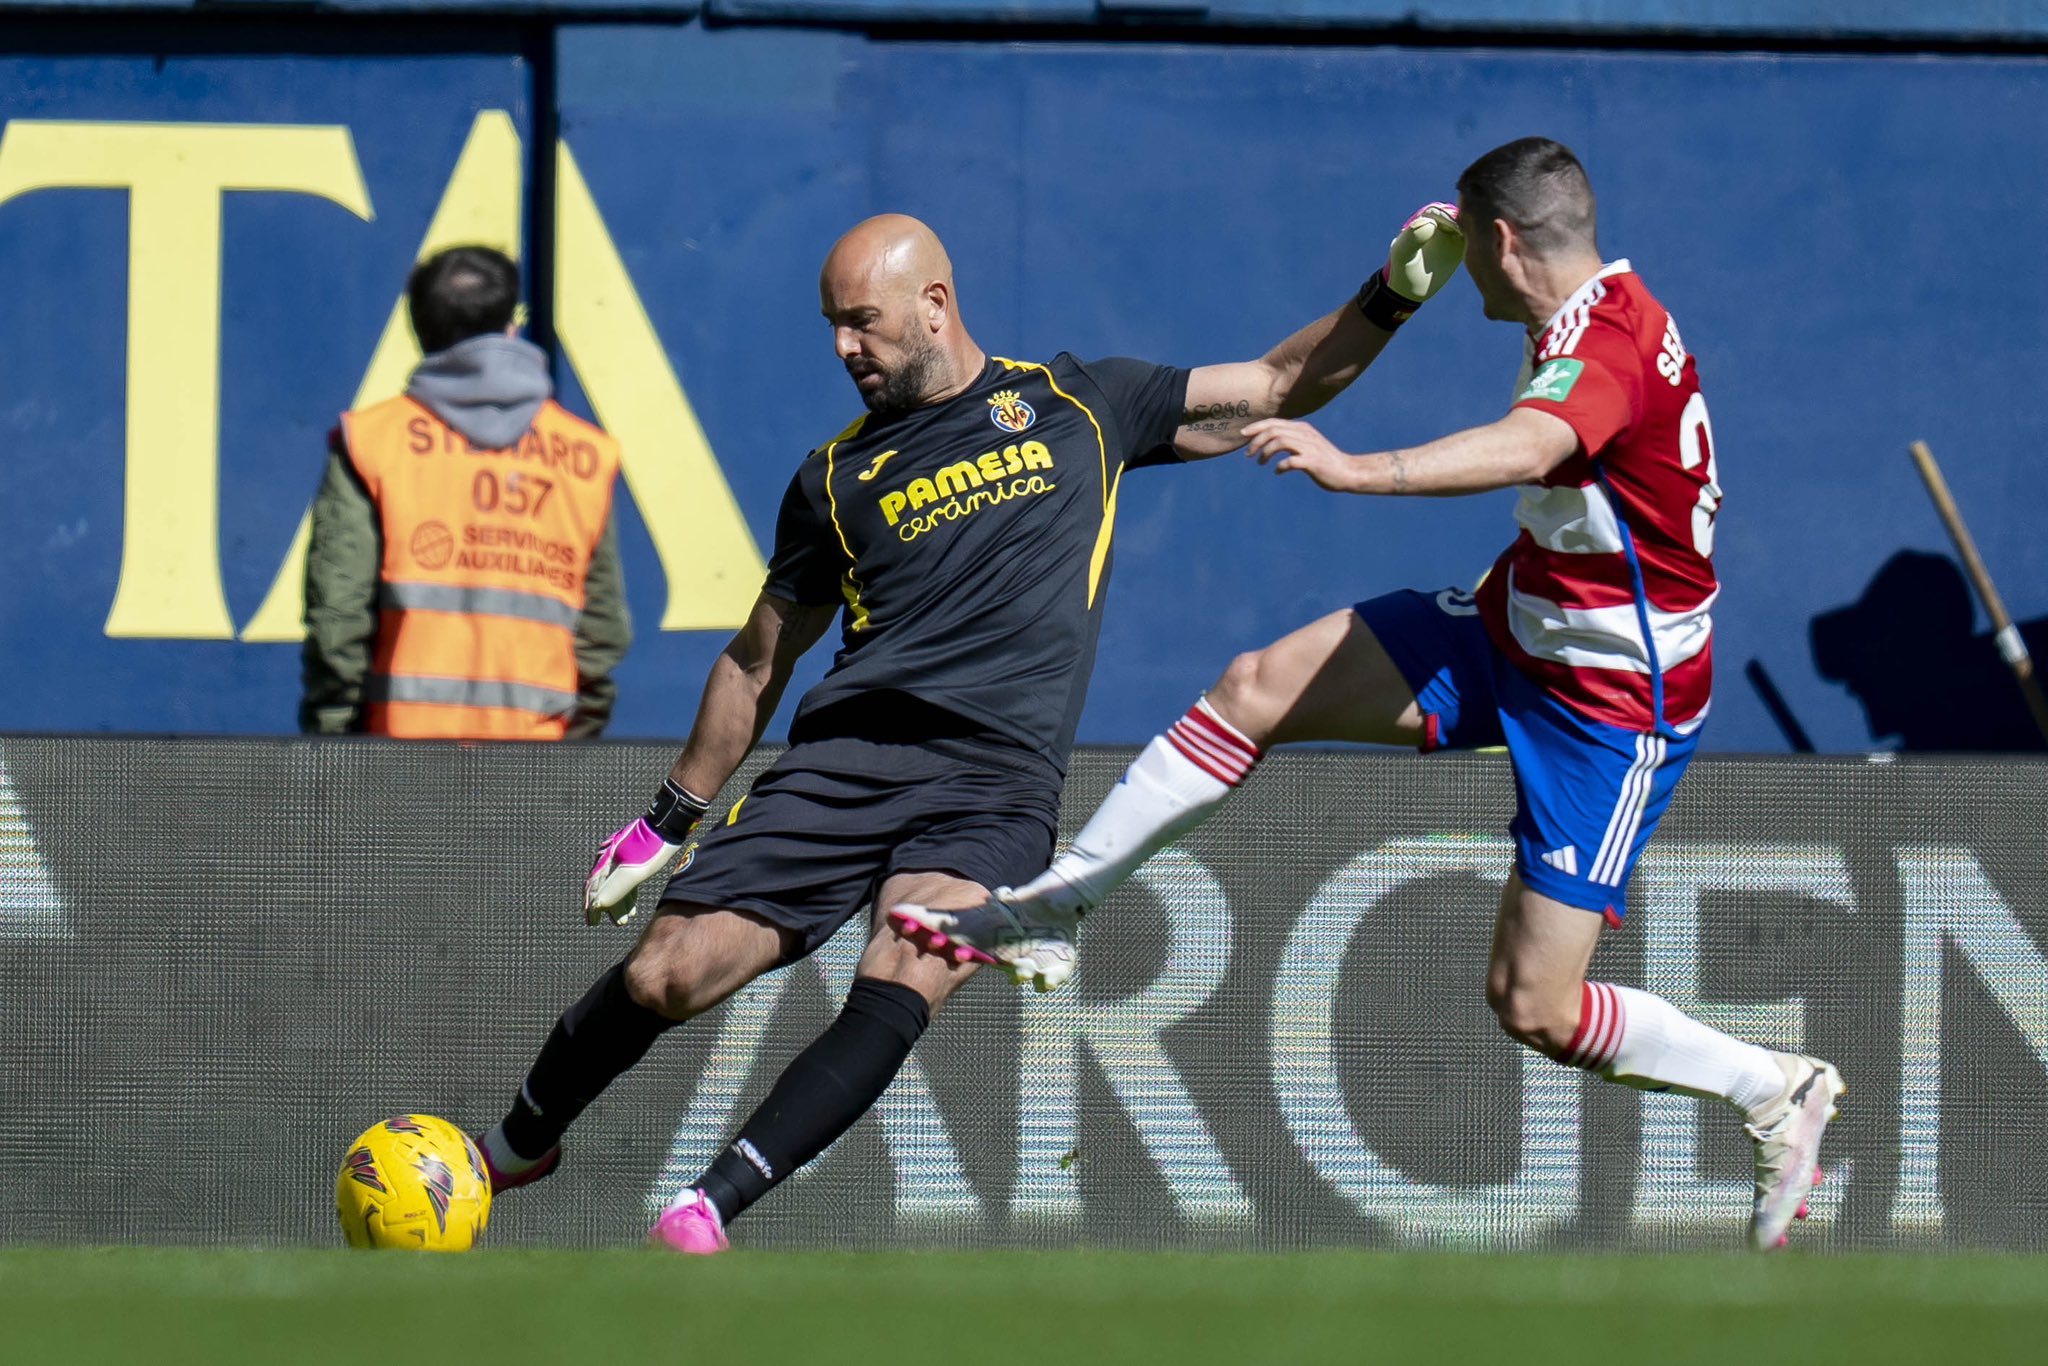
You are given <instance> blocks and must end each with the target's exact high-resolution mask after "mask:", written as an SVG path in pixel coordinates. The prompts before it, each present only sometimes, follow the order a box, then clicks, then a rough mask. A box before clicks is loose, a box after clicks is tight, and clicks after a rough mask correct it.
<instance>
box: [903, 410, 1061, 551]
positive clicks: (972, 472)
mask: <svg viewBox="0 0 2048 1366" xmlns="http://www.w3.org/2000/svg"><path fill="white" fill-rule="evenodd" d="M1025 411H1026V412H1029V411H1030V410H1029V409H1026V410H1025ZM1051 468H1052V452H1051V451H1049V450H1047V449H1046V448H1045V445H1044V443H1042V442H1038V441H1026V442H1025V443H1024V444H1023V445H1021V446H1005V447H1003V449H1001V450H999V451H985V452H983V453H982V454H980V455H978V456H976V457H975V458H974V459H972V460H961V461H956V462H955V463H953V464H951V465H948V466H946V467H945V468H944V469H942V470H940V471H939V472H938V474H937V476H936V477H934V478H931V479H913V480H911V481H910V482H909V483H908V484H906V485H905V486H904V487H903V488H901V489H891V490H890V491H889V492H887V493H885V494H883V495H882V497H881V500H880V506H881V509H882V516H883V517H884V518H885V519H886V520H887V521H888V523H889V525H890V526H895V525H896V523H897V522H898V521H899V520H901V519H902V516H903V513H904V512H905V510H906V509H907V510H908V511H911V512H916V511H917V510H918V509H919V508H922V507H926V506H928V505H930V504H932V503H937V502H940V501H942V500H944V499H947V498H953V497H956V496H958V495H960V494H963V493H972V492H973V491H974V490H975V489H978V488H980V487H982V485H984V484H993V483H996V482H997V481H998V480H1001V479H1004V478H1007V477H1009V476H1012V475H1018V474H1025V473H1028V472H1030V471H1032V470H1049V469H1051ZM1041 482H1042V481H1041Z"/></svg>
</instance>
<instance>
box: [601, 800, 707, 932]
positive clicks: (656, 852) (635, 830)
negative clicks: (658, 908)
mask: <svg viewBox="0 0 2048 1366" xmlns="http://www.w3.org/2000/svg"><path fill="white" fill-rule="evenodd" d="M682 848H683V846H682V845H680V844H670V843H669V842H668V841H667V840H665V839H663V838H662V837H661V836H660V835H657V834H656V833H654V827H653V826H651V825H649V824H648V823H647V818H646V817H645V816H642V817H641V818H640V819H639V820H636V821H634V822H633V823H632V824H631V825H629V826H627V827H626V828H625V829H624V830H621V831H619V832H618V833H617V834H614V835H613V836H612V837H611V838H610V839H608V840H606V841H605V842H604V843H603V844H601V845H599V846H598V850H597V865H596V866H595V867H593V868H592V869H591V870H590V877H589V878H588V879H587V880H586V881H585V882H584V884H583V923H584V924H586V925H595V924H596V923H597V922H598V921H599V920H601V919H604V918H607V917H609V918H610V920H611V921H612V923H613V924H615V925H623V924H625V923H626V922H627V921H628V920H631V919H632V918H633V912H634V911H636V910H638V909H639V902H638V901H637V900H635V898H634V896H633V893H634V892H636V891H638V890H639V888H640V884H641V883H643V882H645V881H647V879H648V878H650V877H652V876H653V875H654V874H655V873H657V872H659V871H660V870H661V869H662V868H663V867H665V866H666V865H667V863H668V861H669V860H670V859H672V858H674V857H675V856H676V855H677V854H679V853H681V852H682Z"/></svg>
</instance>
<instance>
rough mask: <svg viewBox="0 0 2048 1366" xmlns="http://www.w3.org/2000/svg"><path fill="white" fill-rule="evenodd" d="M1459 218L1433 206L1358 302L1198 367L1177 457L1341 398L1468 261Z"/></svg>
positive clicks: (1239, 441)
mask: <svg viewBox="0 0 2048 1366" xmlns="http://www.w3.org/2000/svg"><path fill="white" fill-rule="evenodd" d="M1464 254H1465V239H1464V236H1463V234H1461V233H1460V232H1459V230H1458V214H1457V210H1456V209H1455V208H1453V207H1452V206H1450V205H1449V204H1429V205H1425V206H1424V207H1423V208H1421V209H1418V210H1417V211H1416V212H1415V213H1414V214H1413V215H1412V216H1411V217H1410V218H1409V219H1408V221H1407V222H1406V223H1405V224H1403V225H1402V227H1401V231H1400V232H1399V233H1397V234H1396V235H1395V237H1394V240H1393V242H1392V243H1390V244H1389V246H1388V248H1387V264H1386V265H1385V266H1384V267H1382V268H1381V269H1380V270H1378V271H1375V272H1374V273H1373V274H1372V276H1371V277H1370V278H1368V279H1367V280H1366V282H1365V284H1364V286H1363V287H1362V288H1360V289H1359V291H1358V296H1357V298H1355V299H1353V300H1350V301H1348V302H1346V303H1344V304H1343V305H1341V306H1339V307H1338V308H1337V309H1335V310H1334V311H1332V312H1330V313H1328V314H1326V315H1325V316H1323V317H1321V318H1318V319H1316V320H1315V321H1314V322H1312V323H1310V324H1309V325H1308V326H1306V327H1304V328H1302V329H1301V330H1300V331H1298V332H1296V333H1295V334H1294V335H1293V336H1291V337H1289V338H1287V340H1285V341H1283V342H1281V343H1280V344H1279V345H1278V346H1276V347H1274V348H1273V349H1272V350H1271V351H1268V352H1267V353H1266V354H1265V355H1264V356H1262V357H1260V358H1259V359H1258V360H1254V361H1240V362H1235V363H1232V364H1226V365H1204V366H1201V367H1200V368H1198V369H1196V370H1195V371H1194V372H1193V373H1192V374H1190V375H1189V376H1188V399H1187V410H1186V412H1185V413H1183V414H1182V417H1181V426H1180V430H1179V431H1178V432H1177V433H1175V435H1174V442H1173V444H1174V449H1175V450H1177V451H1179V452H1180V454H1181V455H1182V456H1183V457H1184V458H1187V459H1203V458H1206V457H1208V456H1212V455H1222V454H1224V453H1225V452H1226V451H1234V450H1236V449H1237V448H1238V447H1239V446H1241V445H1243V444H1244V429H1245V427H1246V426H1247V425H1249V424H1250V423H1253V422H1257V421H1259V420H1260V419H1262V418H1271V417H1299V416H1301V415H1302V414H1304V413H1312V412H1314V411H1315V410H1316V409H1318V408H1320V407H1322V406H1323V405H1324V404H1325V403H1328V402H1329V401H1330V400H1331V399H1333V398H1335V397H1336V396H1337V395H1338V394H1340V393H1342V392H1344V388H1345V386H1346V385H1348V384H1350V383H1351V381H1352V380H1354V379H1357V378H1358V376H1359V375H1360V374H1362V373H1364V371H1365V368H1366V367H1367V366H1368V365H1370V364H1372V362H1373V361H1374V359H1376V358H1377V357H1378V356H1379V354H1380V352H1381V351H1383V350H1385V349H1386V345H1387V342H1388V341H1389V340H1390V339H1391V338H1392V337H1393V335H1394V331H1395V329H1396V328H1398V327H1400V326H1401V324H1402V323H1404V322H1406V321H1407V320H1408V317H1409V315H1410V314H1412V313H1414V311H1415V310H1416V309H1417V308H1419V307H1421V305H1422V304H1423V303H1424V302H1426V301H1427V300H1428V299H1429V298H1430V297H1431V296H1432V295H1434V294H1436V293H1437V292H1438V291H1439V290H1441V289H1442V288H1443V287H1444V285H1446V284H1447V283H1449V281H1450V278H1451V276H1452V275H1453V274H1455V273H1456V271H1457V269H1458V262H1459V261H1460V260H1462V259H1463V258H1464Z"/></svg>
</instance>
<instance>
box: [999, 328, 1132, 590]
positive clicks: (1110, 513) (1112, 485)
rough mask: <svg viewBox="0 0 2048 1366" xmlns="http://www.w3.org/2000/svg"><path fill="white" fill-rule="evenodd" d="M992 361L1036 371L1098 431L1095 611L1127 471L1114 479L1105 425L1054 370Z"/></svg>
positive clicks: (1091, 568) (1091, 562)
mask: <svg viewBox="0 0 2048 1366" xmlns="http://www.w3.org/2000/svg"><path fill="white" fill-rule="evenodd" d="M990 359H991V360H994V361H995V362H996V363H997V364H999V365H1001V366H1002V367H1003V368H1004V369H1006V370H1036V371H1037V372H1038V373H1039V374H1041V375H1044V376H1045V382H1046V383H1047V384H1048V385H1050V386H1052V391H1053V392H1054V393H1055V394H1058V395H1059V396H1060V397H1061V398H1063V399H1065V400H1066V401H1067V402H1069V403H1071V404H1073V405H1074V406H1075V407H1076V408H1079V409H1080V410H1081V416H1083V417H1085V418H1087V419H1088V425H1089V426H1091V427H1093V428H1094V429H1095V449H1096V450H1097V451H1098V452H1100V454H1101V457H1102V529H1101V530H1100V531H1098V532H1096V533H1095V550H1094V552H1093V553H1092V554H1091V555H1090V556H1089V557H1088V605H1089V606H1090V607H1093V606H1094V605H1095V594H1096V593H1097V592H1098V591H1099V590H1100V589H1101V587H1102V566H1103V564H1104V562H1105V561H1107V560H1108V559H1109V541H1110V537H1111V536H1112V535H1114V534H1115V531H1116V489H1117V485H1118V484H1120V483H1122V482H1123V477H1124V468H1123V466H1122V465H1118V466H1117V468H1116V476H1115V478H1113V479H1112V478H1111V477H1110V473H1109V440H1108V438H1107V437H1105V436H1103V434H1102V424H1101V423H1100V422H1097V421H1096V420H1095V414H1094V413H1093V412H1091V411H1090V410H1089V408H1088V405H1087V404H1085V403H1083V402H1082V401H1081V400H1080V399H1078V398H1075V397H1074V396H1073V395H1072V394H1070V393H1068V392H1067V391H1066V390H1064V389H1062V388H1060V382H1059V381H1058V380H1056V379H1054V378H1053V377H1052V371H1051V370H1048V369H1047V368H1046V367H1045V366H1043V365H1040V364H1039V363H1038V362H1037V361H1023V360H1008V359H1005V358H1004V357H1002V356H992V357H990Z"/></svg>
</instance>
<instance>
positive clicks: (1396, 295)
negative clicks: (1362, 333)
mask: <svg viewBox="0 0 2048 1366" xmlns="http://www.w3.org/2000/svg"><path fill="white" fill-rule="evenodd" d="M1356 303H1357V304H1358V311H1359V312H1360V313H1363V314H1364V315H1365V320H1366V321H1367V322H1369V323H1371V324H1372V325H1373V326H1374V327H1377V328H1379V329H1380V330H1381V331H1382V332H1392V331H1394V330H1395V329H1396V328H1398V327H1399V326H1400V325H1401V324H1402V323H1405V322H1407V321H1408V320H1409V319H1410V318H1412V317H1414V316H1415V310H1416V309H1418V308H1420V307H1422V305H1421V304H1418V303H1416V302H1415V300H1413V299H1411V298H1408V297H1407V296H1406V295H1404V294H1401V293H1400V292H1398V291H1397V290H1395V288H1394V287H1393V286H1392V285H1390V284H1388V283H1387V273H1386V272H1385V271H1384V270H1379V271H1374V272H1373V275H1372V278H1371V279H1369V280H1367V281H1366V282H1365V283H1364V284H1362V285H1360V286H1359V287H1358V298H1357V300H1356Z"/></svg>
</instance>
